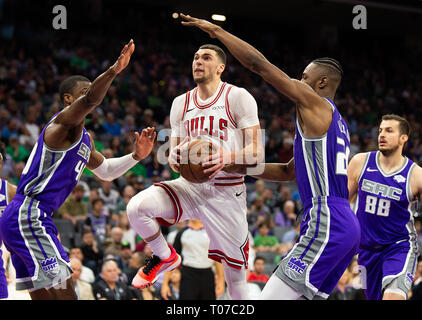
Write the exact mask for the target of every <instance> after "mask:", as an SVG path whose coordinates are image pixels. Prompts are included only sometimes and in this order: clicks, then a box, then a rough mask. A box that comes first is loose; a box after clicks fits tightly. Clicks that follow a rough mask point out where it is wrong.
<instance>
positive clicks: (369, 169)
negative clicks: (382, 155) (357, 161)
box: [366, 168, 378, 172]
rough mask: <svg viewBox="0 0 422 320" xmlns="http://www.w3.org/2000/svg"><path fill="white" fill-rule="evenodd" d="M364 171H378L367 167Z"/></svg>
mask: <svg viewBox="0 0 422 320" xmlns="http://www.w3.org/2000/svg"><path fill="white" fill-rule="evenodd" d="M366 171H368V172H375V171H378V170H377V169H371V168H368V169H366Z"/></svg>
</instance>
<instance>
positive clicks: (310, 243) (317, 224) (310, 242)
mask: <svg viewBox="0 0 422 320" xmlns="http://www.w3.org/2000/svg"><path fill="white" fill-rule="evenodd" d="M311 211H312V209H311ZM309 214H311V212H310V213H309ZM320 214H321V197H318V211H317V221H316V227H315V234H314V236H313V237H312V239H311V240H310V241H309V243H308V245H307V247H306V249H305V250H304V251H303V253H302V255H301V256H300V260H302V259H303V257H304V256H305V255H306V253H307V252H308V251H309V248H310V247H311V246H312V243H313V242H314V240H315V239H316V238H318V233H319V218H320Z"/></svg>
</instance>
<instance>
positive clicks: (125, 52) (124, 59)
mask: <svg viewBox="0 0 422 320" xmlns="http://www.w3.org/2000/svg"><path fill="white" fill-rule="evenodd" d="M133 51H135V43H134V42H133V40H132V39H131V40H130V41H129V43H127V44H126V45H125V46H124V47H123V49H122V52H120V56H119V58H118V59H117V61H116V62H115V63H114V65H113V66H112V68H113V69H114V71H115V72H116V73H117V74H119V73H120V72H121V71H122V70H123V69H124V68H126V66H127V65H128V64H129V61H130V57H131V55H132V53H133Z"/></svg>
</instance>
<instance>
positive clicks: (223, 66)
mask: <svg viewBox="0 0 422 320" xmlns="http://www.w3.org/2000/svg"><path fill="white" fill-rule="evenodd" d="M225 69H226V65H225V64H224V63H222V64H220V65H219V66H218V69H217V70H218V72H219V74H220V75H221V74H222V73H223V71H224V70H225Z"/></svg>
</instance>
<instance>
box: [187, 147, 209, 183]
mask: <svg viewBox="0 0 422 320" xmlns="http://www.w3.org/2000/svg"><path fill="white" fill-rule="evenodd" d="M214 153H216V150H215V149H214V148H213V144H212V143H211V142H209V141H206V140H202V139H196V140H193V141H191V142H189V146H188V148H187V151H186V153H184V154H183V155H182V158H183V162H186V163H182V164H181V165H180V174H181V176H182V177H183V178H185V179H186V180H188V181H190V182H193V183H203V182H206V181H208V177H209V176H210V174H206V173H204V169H203V168H202V159H204V158H205V157H208V156H210V155H212V154H214Z"/></svg>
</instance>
